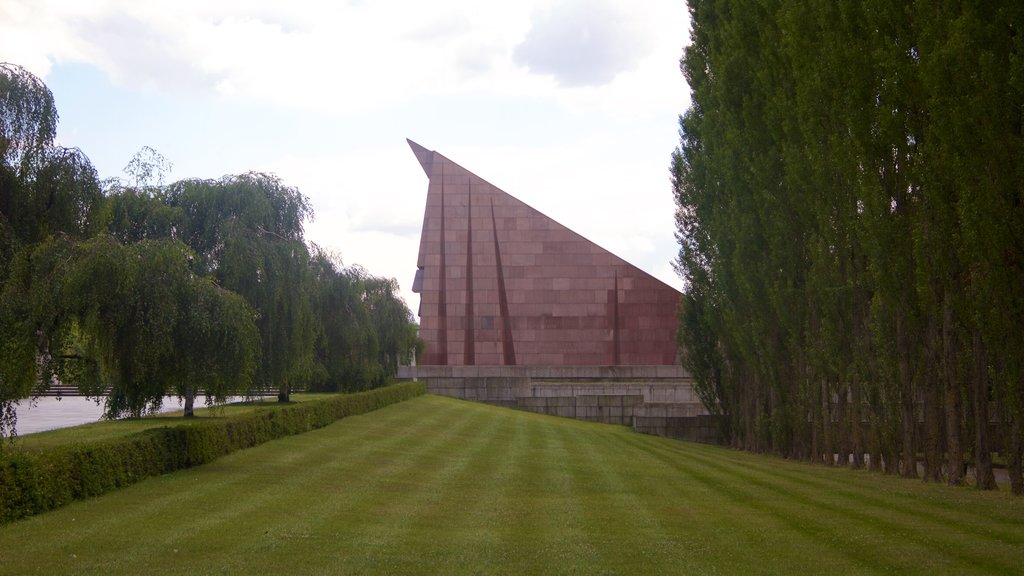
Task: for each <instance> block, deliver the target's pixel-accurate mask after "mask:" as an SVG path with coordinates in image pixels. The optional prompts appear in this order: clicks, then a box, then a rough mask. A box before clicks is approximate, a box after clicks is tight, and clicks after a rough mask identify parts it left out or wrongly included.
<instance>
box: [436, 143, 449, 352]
mask: <svg viewBox="0 0 1024 576" xmlns="http://www.w3.org/2000/svg"><path fill="white" fill-rule="evenodd" d="M444 165H445V163H444V162H441V278H440V281H439V282H438V289H439V290H438V291H439V294H438V302H437V315H438V317H439V318H440V324H441V325H440V327H439V328H438V332H439V334H438V336H439V338H438V341H439V342H438V348H439V350H438V351H437V353H438V356H440V361H439V364H441V365H442V366H447V365H448V290H447V288H448V279H447V276H448V268H447V263H446V261H445V237H444V232H445V221H444V219H445V210H444V205H445V202H446V199H445V197H444Z"/></svg>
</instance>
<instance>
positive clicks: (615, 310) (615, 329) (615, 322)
mask: <svg viewBox="0 0 1024 576" xmlns="http://www.w3.org/2000/svg"><path fill="white" fill-rule="evenodd" d="M612 342H613V344H612V346H613V349H612V350H613V354H612V364H613V365H615V366H618V365H619V364H620V363H621V361H622V359H621V352H620V336H619V272H618V270H616V271H615V299H614V300H612Z"/></svg>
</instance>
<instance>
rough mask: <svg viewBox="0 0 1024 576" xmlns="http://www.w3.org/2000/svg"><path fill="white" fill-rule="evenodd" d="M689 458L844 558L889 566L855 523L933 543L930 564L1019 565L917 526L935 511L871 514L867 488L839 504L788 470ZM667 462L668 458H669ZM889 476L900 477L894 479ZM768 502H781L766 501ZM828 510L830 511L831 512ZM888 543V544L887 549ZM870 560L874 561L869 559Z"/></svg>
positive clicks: (900, 538) (934, 525)
mask: <svg viewBox="0 0 1024 576" xmlns="http://www.w3.org/2000/svg"><path fill="white" fill-rule="evenodd" d="M691 459H692V460H693V461H694V462H695V463H700V465H701V466H702V467H705V468H710V469H713V470H717V471H719V472H721V473H722V474H721V475H715V476H714V477H728V478H730V479H732V478H740V479H742V480H743V481H744V485H743V487H741V486H738V485H731V484H729V485H730V486H731V490H732V492H731V494H732V495H733V496H734V497H735V498H742V499H744V500H745V501H746V502H747V504H748V505H749V506H751V507H757V508H759V509H762V510H765V511H766V512H769V513H772V514H776V515H779V516H780V517H784V518H786V523H787V524H789V525H790V526H791V527H793V528H794V529H796V530H798V531H801V532H805V533H807V534H809V535H812V536H813V535H817V537H818V538H819V539H822V540H824V541H827V542H831V543H832V544H834V543H836V542H843V547H842V550H843V551H844V552H845V553H846V555H847V556H849V557H850V558H851V559H858V560H860V563H862V564H865V563H866V564H869V565H870V566H871V567H874V568H878V567H880V566H881V565H891V563H892V561H893V558H892V556H891V555H890V554H879V551H880V550H883V549H884V548H885V547H880V546H879V543H880V542H878V541H866V542H860V541H858V540H857V539H856V538H853V537H852V536H853V535H856V534H857V533H858V532H857V531H855V528H856V527H858V526H859V527H861V528H870V529H872V530H878V529H882V530H883V531H884V532H885V535H886V536H887V537H888V538H889V539H892V540H891V542H897V543H899V544H900V545H906V544H908V543H914V544H917V545H921V546H928V547H935V548H936V553H935V554H933V555H930V557H929V559H928V560H929V562H933V563H935V564H942V563H943V558H942V557H945V558H947V559H948V560H950V561H953V560H955V561H956V562H957V563H958V564H959V565H965V566H974V567H983V568H988V569H991V570H992V571H993V573H1001V572H1004V571H1005V570H1008V569H1009V570H1011V571H1012V570H1014V569H1016V567H1017V564H1016V563H1015V562H1013V561H1010V562H1009V563H999V562H997V561H995V560H993V559H992V558H990V557H988V556H987V555H985V554H983V553H979V552H978V550H980V549H984V548H985V547H984V546H980V547H979V546H977V543H976V542H975V541H974V540H969V539H966V538H964V537H963V535H962V534H961V533H960V531H959V530H950V528H955V525H952V524H948V523H946V524H943V523H938V522H931V523H930V526H928V528H929V530H928V531H923V530H922V529H921V528H922V525H921V522H918V521H917V520H921V519H927V517H928V516H931V517H934V516H935V515H934V514H931V515H929V514H927V513H923V512H922V513H921V514H917V515H915V514H913V513H911V512H908V511H906V510H904V509H902V508H900V507H894V509H893V510H885V509H884V508H883V507H881V506H879V508H878V509H877V510H875V512H876V513H872V512H871V511H870V510H867V509H865V508H864V507H862V506H860V502H861V501H862V500H867V499H869V496H868V495H869V494H870V493H869V492H850V491H845V494H847V495H849V497H850V498H849V499H848V500H840V502H842V503H841V504H840V503H836V501H834V500H832V499H826V498H823V497H822V496H821V494H822V492H821V491H816V490H807V489H798V488H795V486H794V485H799V484H804V485H808V484H810V482H807V481H806V478H805V477H801V476H799V475H790V474H786V473H785V472H782V471H780V470H779V469H778V468H776V469H774V470H773V472H772V474H771V475H770V476H768V475H759V474H756V473H752V472H750V471H749V469H748V468H747V467H746V466H744V465H743V464H742V463H738V462H736V461H734V460H732V459H730V458H728V457H725V458H711V457H705V456H699V455H697V454H691ZM667 461H670V459H668V460H667ZM794 478H795V480H794ZM703 479H704V480H705V481H706V480H707V477H706V476H705V477H703ZM782 479H785V480H792V481H793V483H792V484H790V483H782V482H780V481H779V480H782ZM893 480H898V479H895V478H894V479H893ZM770 502H777V503H780V504H770ZM781 502H787V503H788V504H786V505H782V504H781ZM847 503H849V504H847ZM811 506H813V509H814V510H813V512H810V511H805V509H806V508H808V507H811ZM826 513H831V516H829V515H828V514H826ZM830 518H831V519H835V518H839V519H842V520H843V521H845V522H847V523H851V524H854V525H855V526H854V527H853V528H854V530H853V531H847V532H843V531H841V530H838V529H837V526H836V524H835V523H834V522H833V523H830V522H828V520H829V519H830ZM928 534H934V536H930V537H929V536H928ZM994 543H997V544H1010V545H1011V546H1018V547H1019V545H1018V543H1017V542H1006V541H1005V540H1002V539H995V541H994ZM990 544H991V543H990ZM891 545H892V544H891V543H890V544H889V547H891ZM898 557H899V556H898V555H897V558H898ZM873 558H874V561H872V559H873ZM947 563H948V562H947ZM908 568H909V567H908Z"/></svg>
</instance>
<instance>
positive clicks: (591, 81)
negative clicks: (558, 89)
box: [515, 0, 651, 87]
mask: <svg viewBox="0 0 1024 576" xmlns="http://www.w3.org/2000/svg"><path fill="white" fill-rule="evenodd" d="M634 14H636V10H635V8H634V9H629V8H627V7H624V6H623V7H619V6H616V5H615V3H614V2H611V1H608V0H596V1H595V0H590V1H584V0H560V1H559V2H557V3H555V4H554V5H547V6H545V7H543V8H541V9H540V10H538V11H537V12H535V13H534V16H533V19H532V26H531V28H530V31H529V33H528V34H527V35H526V38H525V39H524V40H523V42H522V43H521V44H519V46H517V47H516V50H515V61H516V63H517V64H520V65H523V66H526V67H527V68H529V69H530V70H531V71H532V72H535V73H538V74H549V75H551V76H553V77H554V78H555V79H556V80H557V81H558V83H559V84H561V85H563V86H569V87H576V86H602V85H604V84H608V83H609V82H611V81H612V80H613V79H614V78H615V77H616V76H618V75H619V74H621V73H623V72H627V71H629V70H632V69H633V68H634V66H636V64H637V63H638V62H639V60H640V59H641V58H643V57H644V56H645V55H646V54H647V53H648V52H649V50H650V49H651V42H650V39H649V38H648V37H647V35H646V34H645V30H644V28H643V26H642V25H641V23H640V22H639V21H638V20H639V19H638V18H636V17H635V16H634Z"/></svg>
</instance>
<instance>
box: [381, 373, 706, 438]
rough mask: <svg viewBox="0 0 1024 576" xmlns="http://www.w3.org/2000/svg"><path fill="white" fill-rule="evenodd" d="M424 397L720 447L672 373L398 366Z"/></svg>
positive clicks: (684, 380)
mask: <svg viewBox="0 0 1024 576" xmlns="http://www.w3.org/2000/svg"><path fill="white" fill-rule="evenodd" d="M399 376H400V377H403V378H417V379H421V380H425V381H426V383H427V391H428V392H430V393H432V394H440V395H443V396H451V397H454V398H460V399H463V400H473V401H476V402H483V403H487V404H494V405H498V406H504V407H508V408H516V409H519V410H525V411H528V412H534V413H538V414H548V415H551V416H561V417H564V418H576V419H579V420H590V421H593V422H602V423H605V424H618V425H623V426H631V427H633V429H635V430H637V431H638V432H643V433H646V434H655V435H658V436H669V437H673V438H681V439H686V440H696V441H700V442H708V443H720V442H721V436H720V432H721V431H720V429H719V428H718V423H717V420H716V419H715V417H711V416H708V415H707V411H706V410H705V409H704V406H703V405H702V404H701V402H700V400H699V399H698V398H697V396H696V395H695V394H694V392H693V380H692V379H691V378H690V377H689V375H688V374H687V373H686V372H685V371H684V370H683V369H682V368H681V367H679V366H616V367H609V366H556V367H551V366H402V367H400V368H399Z"/></svg>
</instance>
